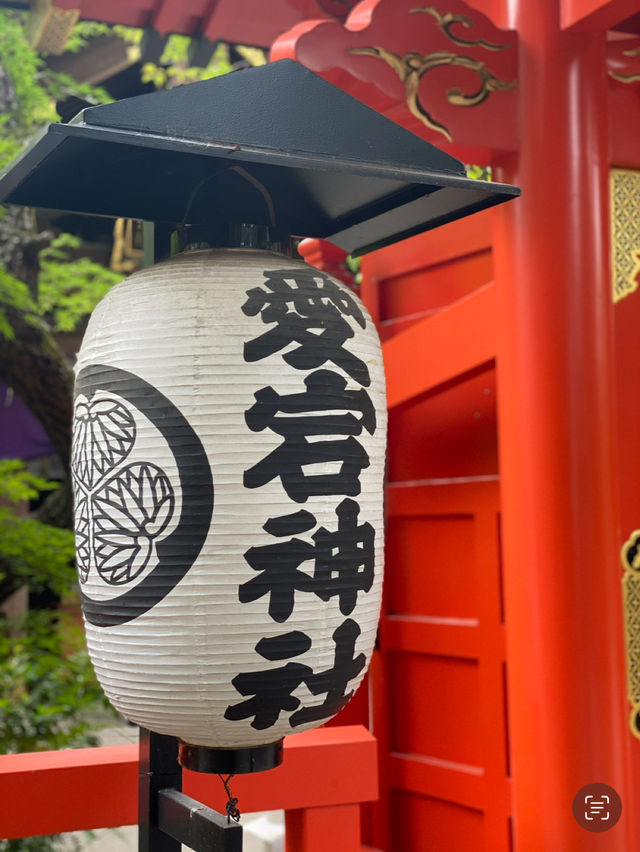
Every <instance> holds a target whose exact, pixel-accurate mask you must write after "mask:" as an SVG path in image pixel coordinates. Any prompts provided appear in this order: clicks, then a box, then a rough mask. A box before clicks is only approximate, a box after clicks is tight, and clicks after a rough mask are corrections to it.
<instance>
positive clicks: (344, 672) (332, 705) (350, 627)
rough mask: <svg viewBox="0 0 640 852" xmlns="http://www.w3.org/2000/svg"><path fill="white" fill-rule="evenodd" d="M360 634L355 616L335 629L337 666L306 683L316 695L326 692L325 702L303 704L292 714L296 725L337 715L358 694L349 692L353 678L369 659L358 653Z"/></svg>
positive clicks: (292, 719) (292, 722)
mask: <svg viewBox="0 0 640 852" xmlns="http://www.w3.org/2000/svg"><path fill="white" fill-rule="evenodd" d="M359 635H360V627H359V626H358V624H357V623H356V622H355V621H354V620H353V619H352V618H347V619H346V621H344V622H343V623H342V624H341V625H340V627H338V628H336V630H334V632H333V640H334V642H335V643H336V650H335V659H334V663H333V667H332V668H330V669H327V670H326V671H323V672H318V674H311V675H308V676H306V677H305V679H304V682H305V684H306V686H307V688H308V689H309V691H310V692H312V693H313V694H314V695H324V696H325V699H324V701H323V702H322V704H317V705H316V706H315V707H301V708H300V709H299V710H296V712H295V713H294V714H293V715H292V716H291V717H290V719H289V724H290V725H291V727H292V728H296V727H298V726H299V725H306V724H307V723H308V722H319V721H321V720H322V719H329V718H331V716H335V714H336V713H338V712H339V711H340V710H342V708H343V707H344V706H345V705H346V704H347V703H348V701H349V699H350V698H351V696H352V695H353V693H354V690H353V689H352V690H351V691H350V692H347V686H348V685H349V681H351V680H353V678H354V677H357V675H359V674H360V672H361V671H362V670H363V669H364V667H365V665H366V663H367V659H366V657H365V655H364V654H358V656H357V657H356V656H355V647H356V639H357V638H358V636H359Z"/></svg>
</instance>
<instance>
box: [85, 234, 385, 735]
mask: <svg viewBox="0 0 640 852" xmlns="http://www.w3.org/2000/svg"><path fill="white" fill-rule="evenodd" d="M76 372H77V376H76V404H75V427H74V445H73V477H74V491H75V512H76V541H77V550H78V570H79V576H80V582H81V589H82V595H83V608H84V613H85V622H86V631H87V640H88V646H89V651H90V654H91V658H92V660H93V664H94V667H95V669H96V672H97V675H98V678H99V680H100V683H101V685H102V687H103V689H104V691H105V692H106V694H107V696H108V697H109V699H110V701H111V702H112V704H113V705H114V706H115V707H116V708H117V709H118V710H119V711H120V712H121V713H123V714H124V715H125V716H126V717H127V718H129V719H131V720H132V721H134V722H137V723H138V724H140V725H142V726H144V727H146V728H148V729H150V730H152V731H156V732H158V733H164V734H171V735H173V736H176V737H178V738H179V739H180V740H181V741H183V742H185V743H190V744H193V745H197V746H204V747H210V748H224V749H240V748H249V747H256V746H260V745H263V744H268V743H274V742H276V741H278V740H280V739H281V738H282V737H284V736H285V735H286V734H290V733H295V732H297V731H302V730H305V729H307V728H312V727H315V726H317V725H320V724H323V723H324V722H325V721H327V720H328V719H329V718H330V717H331V716H333V715H334V714H335V713H336V712H338V710H340V709H341V708H342V707H343V706H344V704H346V702H347V701H348V699H349V697H350V696H351V695H352V693H353V692H354V691H355V689H356V688H357V686H358V685H359V683H360V682H361V680H362V678H363V677H364V674H365V671H366V668H367V665H368V662H369V658H370V656H371V652H372V649H373V645H374V641H375V636H376V629H377V624H378V616H379V609H380V596H381V586H382V552H383V511H382V493H383V492H382V487H383V474H384V456H385V438H386V406H385V398H384V376H383V369H382V357H381V352H380V346H379V342H378V338H377V334H376V331H375V328H374V325H373V323H372V321H371V319H370V317H369V316H368V314H367V312H366V310H365V309H364V307H363V306H362V304H361V303H360V302H359V301H358V299H357V298H356V297H355V296H354V295H353V293H351V291H350V290H349V289H348V288H347V287H345V286H344V285H343V284H342V283H340V282H338V281H336V280H334V279H332V278H330V277H329V276H327V275H325V274H324V273H321V272H318V271H317V270H314V269H312V268H310V267H308V266H306V265H305V264H304V263H301V262H299V261H295V260H291V259H290V258H288V257H285V256H284V255H279V254H275V253H273V252H268V251H258V250H249V249H217V250H203V251H194V252H186V253H184V254H182V255H178V256H177V257H175V258H174V259H173V260H170V261H167V262H166V263H161V264H158V265H156V266H154V267H152V268H150V269H146V270H143V271H141V272H138V273H136V274H135V275H132V276H131V277H130V278H129V279H127V280H126V281H124V282H122V283H121V284H119V285H118V286H116V287H115V288H114V289H113V290H112V291H111V292H110V293H109V294H108V295H107V297H106V298H105V299H104V300H103V301H102V302H101V304H100V305H99V306H98V307H97V309H96V310H95V312H94V314H93V316H92V318H91V321H90V323H89V327H88V330H87V333H86V336H85V339H84V342H83V346H82V350H81V352H80V354H79V357H78V364H77V369H76Z"/></svg>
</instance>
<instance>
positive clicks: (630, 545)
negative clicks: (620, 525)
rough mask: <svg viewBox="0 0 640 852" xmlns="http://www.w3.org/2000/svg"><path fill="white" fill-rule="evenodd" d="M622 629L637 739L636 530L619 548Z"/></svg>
mask: <svg viewBox="0 0 640 852" xmlns="http://www.w3.org/2000/svg"><path fill="white" fill-rule="evenodd" d="M621 559H622V567H623V568H624V569H625V573H624V578H623V580H622V597H623V602H624V628H625V646H626V657H627V693H628V696H629V702H630V704H631V708H632V709H631V718H630V720H629V721H630V727H631V733H632V734H633V735H634V736H635V737H637V738H638V739H640V530H634V532H632V533H631V536H630V537H629V539H628V541H626V542H625V543H624V545H623V547H622V552H621Z"/></svg>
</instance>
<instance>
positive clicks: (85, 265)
mask: <svg viewBox="0 0 640 852" xmlns="http://www.w3.org/2000/svg"><path fill="white" fill-rule="evenodd" d="M81 245H82V243H81V240H80V239H79V238H78V237H75V236H73V235H72V234H60V235H59V236H57V237H56V238H55V239H54V240H53V241H52V242H51V245H50V246H49V247H48V248H46V249H43V250H42V251H41V252H40V275H39V277H38V298H37V301H36V300H34V299H33V298H32V296H31V293H30V292H29V288H28V287H27V285H26V284H24V283H23V282H22V281H20V280H18V279H17V278H15V277H14V276H13V275H10V274H9V273H8V272H7V271H6V270H5V269H3V268H2V267H1V266H0V335H1V336H3V337H6V338H8V339H9V340H14V339H15V332H14V330H13V327H12V325H11V321H10V319H9V316H8V315H7V311H6V310H3V307H4V308H5V309H6V308H7V307H9V308H13V309H14V310H17V311H20V313H21V315H22V318H23V319H24V320H26V321H27V322H29V323H30V324H32V325H37V324H38V323H40V322H42V321H43V320H44V321H46V322H47V323H48V324H49V326H50V327H51V328H52V329H53V331H73V330H74V329H75V328H76V327H77V325H78V323H79V322H80V321H81V320H82V319H84V317H86V316H88V315H89V314H90V313H91V312H92V311H93V309H94V308H95V306H96V305H97V304H98V302H99V301H100V299H102V297H103V296H104V295H105V293H106V292H107V291H108V290H109V288H110V287H112V286H113V285H114V284H116V283H117V282H118V281H121V280H122V274H121V273H119V272H113V270H111V269H107V267H105V266H102V264H101V263H97V262H96V261H95V260H91V259H90V258H88V257H76V258H74V257H73V255H72V252H74V251H77V250H78V249H80V248H81Z"/></svg>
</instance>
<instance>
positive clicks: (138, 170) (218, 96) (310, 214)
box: [0, 59, 519, 254]
mask: <svg viewBox="0 0 640 852" xmlns="http://www.w3.org/2000/svg"><path fill="white" fill-rule="evenodd" d="M518 194H519V190H518V189H517V188H516V187H512V186H507V185H503V184H496V183H489V182H485V181H476V180H471V179H469V178H467V177H466V176H465V171H464V167H463V165H462V163H461V162H460V161H459V160H456V159H455V158H453V157H450V156H449V155H448V154H445V153H443V152H442V151H440V150H439V149H438V148H436V147H434V146H433V145H430V144H429V143H428V142H425V141H424V140H423V139H420V138H419V137H418V136H415V135H414V134H413V133H410V132H409V131H407V130H404V129H403V128H401V127H399V126H398V125H397V124H395V123H394V122H392V121H389V120H388V119H386V118H384V117H383V116H381V115H380V114H379V113H377V112H376V111H375V110H372V109H370V108H369V107H367V106H365V105H364V104H362V103H361V102H360V101H358V100H356V99H355V98H353V97H351V96H350V95H348V94H347V93H346V92H343V91H342V90H341V89H338V88H336V87H335V86H333V85H332V84H331V83H328V82H327V81H326V80H323V79H322V78H321V77H318V76H317V75H316V74H314V73H312V72H311V71H309V70H308V69H306V68H304V67H303V66H302V65H300V64H298V63H297V62H294V61H293V60H290V59H283V60H280V61H279V62H273V63H270V64H267V65H263V66H260V67H258V68H251V69H246V70H242V71H236V72H234V73H232V74H227V75H224V76H222V77H216V78H213V79H211V80H206V81H204V82H201V83H192V84H191V85H187V86H180V87H178V88H175V89H170V90H167V91H161V92H155V93H152V94H148V95H140V96H138V97H134V98H127V99H126V100H122V101H118V102H116V103H113V104H105V105H103V106H96V107H89V108H87V109H84V110H83V111H82V112H81V113H79V114H78V115H77V116H76V117H75V118H74V119H73V121H72V122H71V123H69V124H51V125H49V127H48V128H47V129H46V130H45V131H43V133H42V134H41V135H40V136H38V137H37V138H36V139H35V140H34V141H33V142H32V143H31V145H30V146H29V147H27V148H26V149H25V151H24V152H23V153H22V154H21V155H20V156H19V157H17V158H16V159H15V160H14V161H13V163H11V164H10V165H9V167H8V168H7V169H6V170H5V171H4V172H3V173H2V174H0V202H3V203H7V204H25V205H29V206H32V207H45V208H50V209H55V210H65V211H73V212H82V213H87V214H95V215H100V216H123V217H128V218H132V219H145V220H149V221H154V222H166V223H171V224H175V225H178V224H204V223H222V222H251V223H254V224H264V225H275V226H277V227H278V228H281V229H282V230H285V231H287V232H288V233H290V234H294V235H296V236H312V237H322V238H324V239H328V240H331V241H332V242H334V243H336V244H337V245H339V246H340V247H342V248H343V249H345V250H347V251H349V252H352V253H354V254H362V253H363V252H365V251H370V250H371V249H374V248H379V247H381V246H384V245H388V244H389V243H393V242H396V241H397V240H401V239H404V238H405V237H409V236H411V235H413V234H417V233H419V232H421V231H425V230H427V229H429V228H433V227H435V226H437V225H441V224H444V223H445V222H449V221H451V220H453V219H459V218H461V217H462V216H466V215H468V214H470V213H475V212H476V211H477V210H482V209H483V208H485V207H490V206H492V205H494V204H498V203H500V202H501V201H506V200H508V199H509V198H512V197H513V196H515V195H518Z"/></svg>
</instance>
